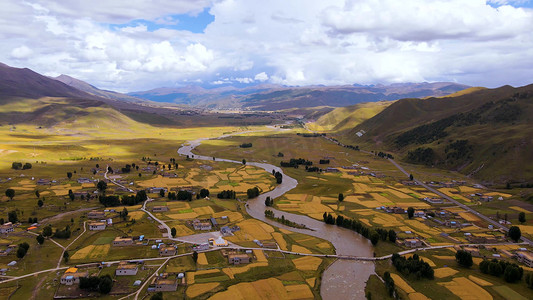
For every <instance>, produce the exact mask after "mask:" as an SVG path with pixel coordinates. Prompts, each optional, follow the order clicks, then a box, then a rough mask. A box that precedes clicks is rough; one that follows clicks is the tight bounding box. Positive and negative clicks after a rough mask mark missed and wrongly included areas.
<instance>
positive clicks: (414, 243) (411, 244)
mask: <svg viewBox="0 0 533 300" xmlns="http://www.w3.org/2000/svg"><path fill="white" fill-rule="evenodd" d="M403 244H404V246H405V247H408V248H417V247H421V246H422V241H421V240H419V239H405V240H404V241H403Z"/></svg>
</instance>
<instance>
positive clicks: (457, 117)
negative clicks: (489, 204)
mask: <svg viewBox="0 0 533 300" xmlns="http://www.w3.org/2000/svg"><path fill="white" fill-rule="evenodd" d="M360 130H364V131H365V132H366V134H365V135H363V137H361V138H358V137H357V136H356V135H355V133H356V132H358V131H360ZM347 136H349V139H350V140H351V141H353V142H355V143H368V144H372V145H377V146H379V147H381V148H383V149H385V150H388V151H394V152H396V153H397V154H399V155H397V157H398V156H400V157H402V158H403V159H404V160H405V161H408V162H411V163H418V164H425V165H429V166H436V167H441V168H447V169H454V170H458V171H460V172H462V173H464V174H469V175H471V176H475V177H477V178H480V179H483V180H486V181H487V182H489V183H490V182H508V181H519V182H533V164H531V163H527V162H530V161H532V160H533V151H531V149H532V147H533V85H529V86H525V87H521V88H513V87H510V86H503V87H501V88H497V89H482V90H478V91H474V92H472V93H469V94H460V95H459V96H456V97H444V98H429V99H402V100H399V101H397V102H395V103H394V104H392V105H390V106H389V107H388V108H386V109H385V110H383V111H382V112H381V113H379V114H377V115H376V116H374V117H373V118H371V119H369V120H367V121H365V122H363V123H362V124H360V125H358V126H356V127H355V128H353V129H351V130H349V131H347ZM525 162H526V163H525Z"/></svg>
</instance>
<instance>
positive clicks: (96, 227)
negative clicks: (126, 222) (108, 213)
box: [89, 222, 106, 230]
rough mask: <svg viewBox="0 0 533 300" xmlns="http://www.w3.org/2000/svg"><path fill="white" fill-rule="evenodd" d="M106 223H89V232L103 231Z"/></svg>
mask: <svg viewBox="0 0 533 300" xmlns="http://www.w3.org/2000/svg"><path fill="white" fill-rule="evenodd" d="M105 227H106V222H91V223H89V230H105Z"/></svg>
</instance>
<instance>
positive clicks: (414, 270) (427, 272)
mask: <svg viewBox="0 0 533 300" xmlns="http://www.w3.org/2000/svg"><path fill="white" fill-rule="evenodd" d="M391 259H392V264H393V265H394V267H395V268H396V270H398V272H400V273H402V274H403V275H405V276H409V275H410V274H413V275H414V276H415V277H416V279H420V278H427V279H433V278H434V273H435V271H433V269H432V268H431V266H430V265H429V264H428V263H427V262H425V261H424V260H423V259H420V258H419V257H418V254H416V253H415V254H413V256H411V257H409V258H407V259H406V258H405V257H403V256H400V255H399V254H398V253H394V254H393V255H392V258H391Z"/></svg>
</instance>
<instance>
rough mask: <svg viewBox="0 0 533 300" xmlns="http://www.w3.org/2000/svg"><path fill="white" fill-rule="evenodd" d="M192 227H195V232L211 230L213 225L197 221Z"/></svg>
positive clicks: (193, 222)
mask: <svg viewBox="0 0 533 300" xmlns="http://www.w3.org/2000/svg"><path fill="white" fill-rule="evenodd" d="M192 227H194V230H211V223H210V222H203V221H200V220H198V219H195V220H194V221H192Z"/></svg>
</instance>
